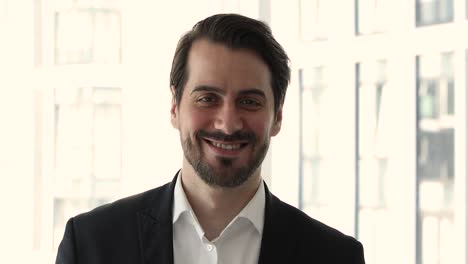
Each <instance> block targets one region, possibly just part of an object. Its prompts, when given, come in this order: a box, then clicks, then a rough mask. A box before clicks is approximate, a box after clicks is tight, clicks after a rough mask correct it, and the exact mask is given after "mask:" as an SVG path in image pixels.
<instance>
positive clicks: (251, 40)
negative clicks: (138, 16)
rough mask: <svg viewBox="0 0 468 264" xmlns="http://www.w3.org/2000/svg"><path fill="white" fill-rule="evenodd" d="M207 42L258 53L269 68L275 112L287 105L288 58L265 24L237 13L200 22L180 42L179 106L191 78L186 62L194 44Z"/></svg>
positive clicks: (173, 78)
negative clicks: (205, 40) (285, 103)
mask: <svg viewBox="0 0 468 264" xmlns="http://www.w3.org/2000/svg"><path fill="white" fill-rule="evenodd" d="M199 39H208V40H210V41H212V42H215V43H219V44H222V45H224V46H226V47H229V48H231V49H245V50H250V51H252V52H253V53H255V54H256V55H257V56H258V57H259V58H261V59H262V60H263V62H264V63H265V64H266V65H267V66H268V69H269V70H270V75H271V80H270V82H271V88H272V89H273V95H274V99H275V102H274V103H275V104H274V106H275V111H277V110H278V108H279V106H280V105H282V104H283V103H284V98H285V96H286V89H287V87H288V84H289V81H290V78H291V69H290V68H289V58H288V56H287V54H286V52H285V51H284V50H283V48H282V47H281V45H280V44H279V43H278V42H277V41H276V40H275V38H274V37H273V35H272V32H271V29H270V28H269V26H268V25H266V24H265V23H263V22H261V21H258V20H255V19H251V18H248V17H245V16H241V15H237V14H219V15H214V16H211V17H208V18H206V19H204V20H202V21H199V22H198V23H197V24H195V26H193V28H192V30H190V31H189V32H187V33H185V35H183V36H182V37H181V39H180V40H179V43H178V44H177V48H176V51H175V54H174V59H173V61H172V68H171V74H170V84H171V87H173V88H174V89H175V99H176V103H180V99H181V98H182V93H183V91H184V87H185V84H186V82H187V78H188V69H187V61H188V55H189V52H190V49H191V47H192V44H193V42H195V41H196V40H199Z"/></svg>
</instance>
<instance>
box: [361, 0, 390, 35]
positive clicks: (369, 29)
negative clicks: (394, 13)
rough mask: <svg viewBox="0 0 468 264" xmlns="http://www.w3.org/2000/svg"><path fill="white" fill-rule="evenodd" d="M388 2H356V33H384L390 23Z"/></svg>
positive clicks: (370, 0) (376, 0) (385, 0)
mask: <svg viewBox="0 0 468 264" xmlns="http://www.w3.org/2000/svg"><path fill="white" fill-rule="evenodd" d="M390 4H391V1H389V0H358V33H359V34H370V33H377V32H384V31H385V30H386V29H387V23H388V22H389V21H390V20H389V19H390V17H389V16H390V14H389V13H390V12H389V9H390Z"/></svg>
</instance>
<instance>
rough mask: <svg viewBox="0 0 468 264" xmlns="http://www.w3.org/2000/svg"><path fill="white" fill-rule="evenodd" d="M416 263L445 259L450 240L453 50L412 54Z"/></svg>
mask: <svg viewBox="0 0 468 264" xmlns="http://www.w3.org/2000/svg"><path fill="white" fill-rule="evenodd" d="M416 63H417V91H418V126H417V129H418V130H417V133H418V141H417V144H418V152H417V179H418V181H417V182H418V184H417V188H418V189H417V194H418V211H417V219H418V223H417V224H418V225H417V227H418V228H417V230H418V232H417V249H418V254H417V257H418V263H420V264H426V263H441V264H445V263H450V257H451V256H452V255H453V252H452V246H451V244H450V243H451V241H453V239H454V231H453V230H454V225H453V221H454V210H453V206H454V203H453V200H454V174H455V169H454V166H455V164H454V158H455V157H454V156H455V155H454V154H455V153H454V134H455V121H454V115H455V113H454V99H455V94H454V66H453V63H454V62H453V53H452V52H446V53H442V54H439V55H436V56H430V55H424V56H418V57H417V58H416Z"/></svg>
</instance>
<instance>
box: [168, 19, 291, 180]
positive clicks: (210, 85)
mask: <svg viewBox="0 0 468 264" xmlns="http://www.w3.org/2000/svg"><path fill="white" fill-rule="evenodd" d="M288 61H289V60H288V57H287V55H286V54H285V52H284V50H283V49H282V47H281V46H280V45H279V44H278V43H277V42H276V40H275V39H274V38H273V36H272V34H271V30H270V29H269V27H268V26H267V25H265V24H264V23H262V22H259V21H257V20H254V19H250V18H247V17H243V16H240V15H234V14H228V15H215V16H212V17H208V18H206V19H205V20H202V21H200V22H198V23H197V24H196V25H195V26H194V27H193V29H192V30H191V31H189V32H188V33H186V34H185V35H184V36H183V37H182V38H181V40H180V41H179V44H178V46H177V49H176V52H175V55H174V60H173V65H172V70H171V90H172V95H173V102H172V108H171V122H172V124H173V126H174V127H175V128H177V129H178V130H179V132H180V138H181V143H182V147H183V151H184V157H185V159H184V162H186V164H187V165H188V166H191V167H192V168H193V170H194V171H195V172H196V174H197V175H198V176H199V177H200V178H201V179H202V180H203V181H204V182H205V183H207V184H208V185H210V186H214V187H225V188H230V187H237V186H240V185H242V184H243V183H244V182H246V181H247V180H249V179H250V178H251V177H252V175H257V176H258V177H259V175H260V165H261V163H262V162H263V159H264V157H265V155H266V153H267V151H268V147H269V143H270V138H271V137H272V136H275V135H276V134H277V133H278V132H279V130H280V128H281V120H282V106H283V102H284V97H285V93H286V88H287V85H288V83H289V78H290V69H289V66H288ZM184 164H185V163H184Z"/></svg>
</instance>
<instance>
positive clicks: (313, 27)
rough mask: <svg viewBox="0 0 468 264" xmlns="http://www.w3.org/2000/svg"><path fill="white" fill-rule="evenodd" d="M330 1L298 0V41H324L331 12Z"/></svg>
mask: <svg viewBox="0 0 468 264" xmlns="http://www.w3.org/2000/svg"><path fill="white" fill-rule="evenodd" d="M329 2H330V1H325V0H300V1H299V17H300V22H299V24H300V26H299V27H300V39H302V40H305V41H310V40H325V39H327V30H328V27H329V25H330V19H331V12H330V9H331V8H330V4H329Z"/></svg>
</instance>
